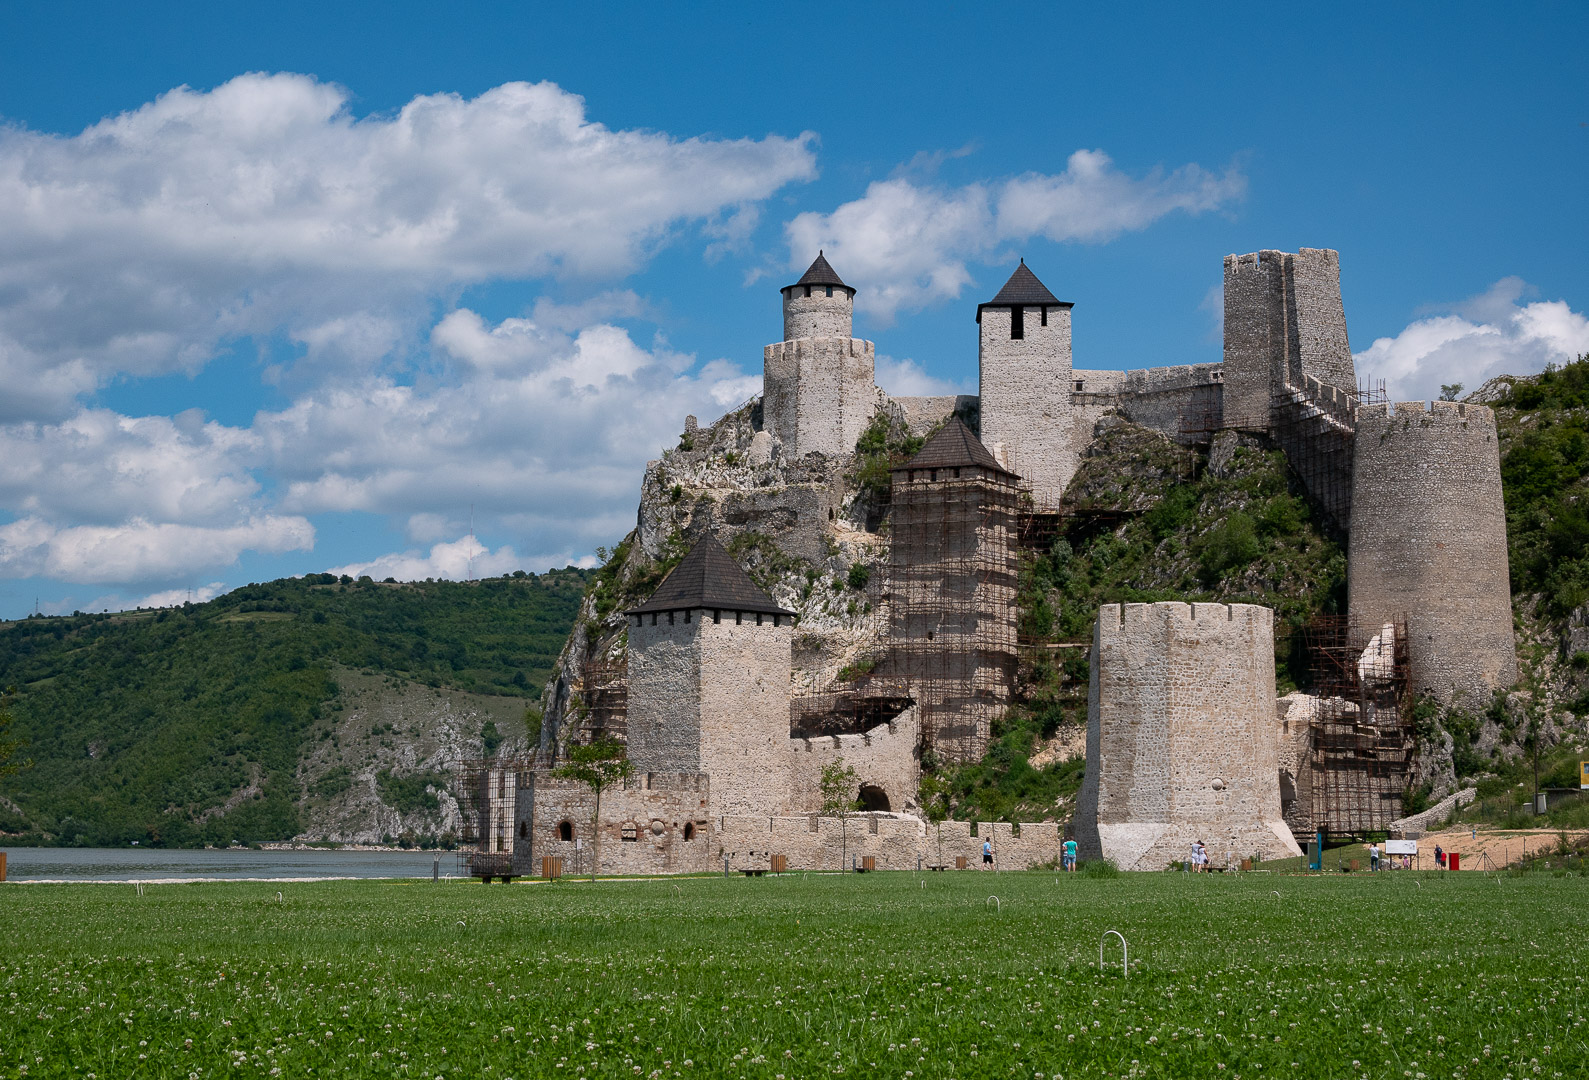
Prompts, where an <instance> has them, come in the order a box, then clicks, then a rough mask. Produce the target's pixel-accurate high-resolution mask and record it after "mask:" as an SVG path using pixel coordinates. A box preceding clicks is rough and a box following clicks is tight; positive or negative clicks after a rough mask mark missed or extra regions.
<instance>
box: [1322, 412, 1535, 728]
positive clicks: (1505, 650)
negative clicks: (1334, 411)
mask: <svg viewBox="0 0 1589 1080" xmlns="http://www.w3.org/2000/svg"><path fill="white" fill-rule="evenodd" d="M1353 472H1354V476H1353V484H1352V529H1351V538H1350V542H1349V548H1348V557H1347V602H1348V605H1349V609H1350V614H1351V618H1352V621H1353V622H1355V623H1357V624H1358V625H1359V626H1361V627H1377V626H1380V625H1382V624H1384V623H1387V622H1390V621H1391V620H1392V619H1393V618H1394V617H1396V616H1399V615H1405V616H1406V617H1407V638H1408V663H1409V666H1410V668H1411V677H1412V689H1413V691H1414V692H1419V691H1429V692H1432V693H1433V694H1435V695H1436V696H1437V697H1439V698H1440V699H1441V700H1442V701H1447V702H1450V701H1453V700H1455V699H1457V698H1458V697H1462V696H1467V697H1469V699H1470V704H1478V703H1480V702H1481V701H1482V700H1483V699H1487V698H1488V697H1489V693H1490V691H1491V690H1494V689H1496V688H1498V687H1508V686H1511V685H1512V683H1514V682H1516V681H1517V646H1516V640H1515V638H1514V636H1513V631H1512V591H1511V580H1510V578H1509V576H1508V566H1507V558H1506V509H1505V507H1504V506H1503V505H1502V503H1501V457H1500V446H1499V443H1498V442H1497V441H1496V433H1495V414H1494V413H1493V412H1492V411H1491V410H1490V409H1489V408H1487V407H1485V406H1483V405H1462V404H1458V403H1456V402H1450V401H1436V402H1432V403H1431V404H1430V407H1429V408H1425V406H1424V403H1423V402H1421V401H1412V402H1403V403H1400V404H1398V405H1396V406H1395V408H1394V409H1391V408H1390V407H1389V406H1386V405H1365V406H1362V407H1360V408H1359V409H1358V411H1357V439H1356V449H1355V454H1354V466H1353Z"/></svg>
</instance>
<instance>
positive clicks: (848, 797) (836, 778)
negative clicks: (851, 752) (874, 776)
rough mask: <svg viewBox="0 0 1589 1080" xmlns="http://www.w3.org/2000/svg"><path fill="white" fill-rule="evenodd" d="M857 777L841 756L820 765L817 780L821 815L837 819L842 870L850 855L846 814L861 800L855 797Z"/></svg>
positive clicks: (856, 808)
mask: <svg viewBox="0 0 1589 1080" xmlns="http://www.w3.org/2000/svg"><path fill="white" fill-rule="evenodd" d="M858 780H859V777H858V776H856V773H855V770H854V769H853V768H851V767H850V766H848V765H846V764H844V759H843V758H837V759H835V760H834V761H832V762H830V763H828V764H827V765H824V766H822V778H821V780H820V781H819V782H818V783H819V787H820V790H821V792H822V816H823V817H836V818H838V819H839V870H840V871H841V872H842V871H843V870H844V867H845V866H846V865H847V860H848V859H849V857H850V843H849V833H848V831H847V829H848V825H847V823H848V820H849V819H848V818H846V817H845V815H846V814H850V813H853V812H854V811H856V810H859V809H860V808H861V801H860V800H859V799H858V798H856V792H857V787H856V783H857V781H858Z"/></svg>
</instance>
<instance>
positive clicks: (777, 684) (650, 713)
mask: <svg viewBox="0 0 1589 1080" xmlns="http://www.w3.org/2000/svg"><path fill="white" fill-rule="evenodd" d="M626 615H627V617H628V620H629V735H628V744H629V760H630V761H631V762H633V763H634V766H635V768H636V769H637V770H638V771H640V772H652V773H706V774H707V775H708V776H709V777H710V789H709V790H710V804H709V811H710V813H711V814H713V815H722V814H728V815H740V814H757V815H764V814H778V813H782V812H783V811H784V809H785V807H786V805H787V803H788V799H789V788H790V781H789V754H790V750H789V677H790V667H791V656H790V638H791V633H792V627H793V623H794V613H793V612H791V611H788V610H786V609H784V608H781V607H779V606H778V605H777V604H775V603H774V602H773V601H772V598H771V597H769V596H768V595H767V594H766V593H765V592H763V591H762V590H761V589H759V588H758V587H757V586H756V583H755V582H753V581H751V580H750V577H749V575H747V574H746V573H745V571H744V570H742V569H740V567H739V565H738V564H737V563H735V562H734V560H733V557H732V556H730V555H729V554H728V552H727V551H725V550H723V546H722V545H721V544H719V543H718V542H717V540H716V539H714V538H713V537H711V536H706V537H705V538H703V539H702V540H701V541H700V542H699V543H697V544H696V545H695V547H694V548H692V549H691V550H690V553H689V554H688V555H686V556H685V557H684V561H683V562H681V563H679V565H678V566H676V567H674V568H673V572H672V573H670V574H669V575H668V576H667V577H666V578H665V579H663V582H662V584H661V585H660V586H658V588H657V591H656V592H655V593H654V594H653V595H652V596H651V599H649V600H647V601H646V602H645V603H644V604H641V605H640V606H639V607H637V608H634V609H633V610H631V611H629V612H627V613H626Z"/></svg>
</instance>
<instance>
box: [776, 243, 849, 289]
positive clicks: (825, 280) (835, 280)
mask: <svg viewBox="0 0 1589 1080" xmlns="http://www.w3.org/2000/svg"><path fill="white" fill-rule="evenodd" d="M795 285H838V286H840V287H842V288H845V289H848V288H849V286H848V285H845V284H844V279H843V278H841V277H839V275H838V272H837V271H835V270H834V269H833V267H831V266H829V265H828V260H827V259H824V258H823V257H822V252H820V251H818V252H817V257H816V259H815V260H814V261H813V262H812V263H811V266H810V268H809V269H807V270H806V272H805V274H804V275H802V276H801V278H800V280H799V281H797V282H795V283H794V285H791V286H788V287H789V288H791V289H792V288H794V287H795Z"/></svg>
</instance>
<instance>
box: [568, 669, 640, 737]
mask: <svg viewBox="0 0 1589 1080" xmlns="http://www.w3.org/2000/svg"><path fill="white" fill-rule="evenodd" d="M573 689H574V692H575V693H577V694H578V695H579V700H580V705H581V710H580V713H579V728H578V730H577V731H576V732H575V739H576V741H580V742H587V743H588V742H595V741H597V740H599V739H602V738H609V739H614V740H616V741H617V742H628V740H629V654H628V653H627V652H621V653H619V654H618V655H616V656H611V655H606V654H603V655H599V656H591V657H587V658H586V660H585V664H584V666H583V667H582V668H581V669H580V673H579V680H578V681H577V682H575V683H574V686H573Z"/></svg>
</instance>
